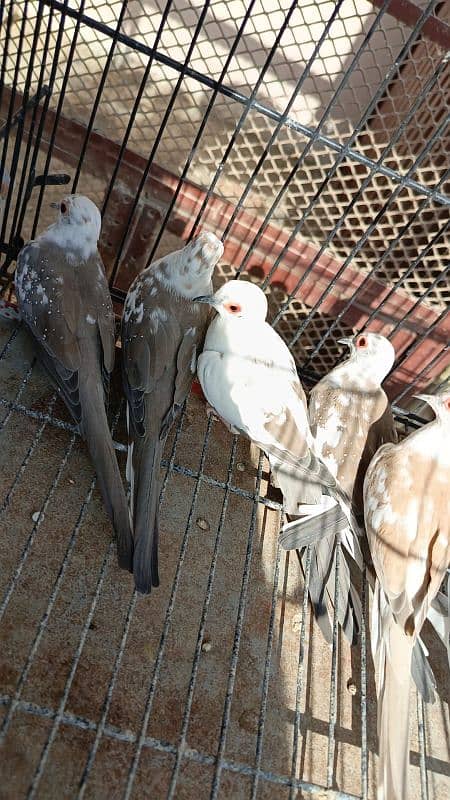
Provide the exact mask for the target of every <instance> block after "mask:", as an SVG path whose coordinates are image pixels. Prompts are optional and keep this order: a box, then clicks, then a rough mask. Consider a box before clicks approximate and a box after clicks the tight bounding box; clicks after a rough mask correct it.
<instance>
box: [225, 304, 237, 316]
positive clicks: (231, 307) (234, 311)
mask: <svg viewBox="0 0 450 800" xmlns="http://www.w3.org/2000/svg"><path fill="white" fill-rule="evenodd" d="M225 308H226V310H227V311H229V312H230V314H239V312H240V311H241V306H240V305H239V304H238V303H227V304H226V305H225Z"/></svg>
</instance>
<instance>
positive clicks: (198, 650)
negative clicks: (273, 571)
mask: <svg viewBox="0 0 450 800" xmlns="http://www.w3.org/2000/svg"><path fill="white" fill-rule="evenodd" d="M237 442H238V437H237V436H234V437H233V444H232V446H231V453H230V460H229V463H228V473H227V480H226V484H225V493H224V497H223V502H222V509H221V512H220V518H219V524H218V526H217V533H216V540H215V543H214V550H213V554H212V558H211V565H210V569H209V575H208V582H207V585H206V589H205V599H204V601H203V607H202V612H201V616H200V624H199V629H198V635H197V642H196V645H195V652H194V659H193V662H192V671H191V677H190V680H189V688H188V694H187V697H186V702H185V705H184V713H183V721H182V723H181V731H180V735H179V738H178V744H177V749H176V757H175V763H174V765H173V770H172V775H171V779H170V785H169V789H168V792H167V800H172V799H173V800H175V797H176V793H175V792H176V785H177V780H178V775H179V769H180V765H181V761H182V758H183V755H184V752H185V749H186V747H185V745H186V737H187V732H188V727H189V720H190V716H191V710H192V701H193V699H194V690H195V685H196V680H197V673H198V668H199V665H200V659H201V655H202V644H203V640H204V635H205V629H206V620H207V617H208V611H209V607H210V603H211V597H212V590H213V584H214V578H215V575H216V568H217V561H218V558H219V552H220V547H221V545H222V533H223V528H224V525H225V519H226V514H227V510H228V503H229V500H230V494H231V492H230V489H231V485H232V477H233V470H234V465H235V461H236V450H237Z"/></svg>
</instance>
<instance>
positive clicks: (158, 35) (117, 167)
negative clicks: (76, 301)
mask: <svg viewBox="0 0 450 800" xmlns="http://www.w3.org/2000/svg"><path fill="white" fill-rule="evenodd" d="M172 2H173V0H168V2H167V3H166V5H165V8H164V11H163V13H162V16H161V21H160V23H159V28H158V30H157V32H156V36H155V43H154V49H155V50H156V48H157V47H158V45H159V42H160V39H161V36H162V33H163V30H164V28H165V25H166V22H167V18H168V16H169V13H170V11H171V8H172ZM153 59H154V51H152V52H151V54H150V56H149V58H148V61H147V64H146V67H145V70H144V74H143V76H142V79H141V82H140V84H139V89H138V91H137V95H136V99H135V101H134V104H133V108H132V109H131V113H130V116H129V119H128V124H127V128H126V131H125V134H124V136H123V139H122V143H121V145H120V150H119V153H118V156H117V159H116V163H115V164H114V169H113V172H112V175H111V178H110V181H109V184H108V188H107V190H106V192H105V197H104V199H103V206H102V216H104V214H105V210H106V208H107V206H108V202H109V198H110V196H111V192H112V189H113V186H114V184H115V182H116V178H117V174H118V172H119V170H120V165H121V164H122V161H123V157H124V154H125V150H126V148H127V145H128V141H129V138H130V135H131V131H132V130H133V126H134V123H135V120H136V115H137V113H138V111H139V107H140V104H141V100H142V95H143V94H144V91H145V87H146V86H147V81H148V78H149V75H150V70H151V68H152V65H153ZM110 284H111V281H110ZM124 297H125V293H124Z"/></svg>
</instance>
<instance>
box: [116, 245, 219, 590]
mask: <svg viewBox="0 0 450 800" xmlns="http://www.w3.org/2000/svg"><path fill="white" fill-rule="evenodd" d="M217 241H218V240H217ZM202 242H203V243H204V242H205V238H204V237H199V238H197V239H196V240H193V242H191V245H188V246H187V247H186V248H184V250H182V251H179V252H178V253H175V254H172V255H171V256H168V257H166V258H165V259H162V260H160V261H159V262H155V263H154V264H152V265H151V266H150V267H149V268H148V269H147V270H145V271H144V272H143V273H142V274H141V275H139V276H138V278H136V280H135V281H134V283H133V284H132V286H131V287H130V290H129V292H128V295H127V300H126V303H125V307H124V316H123V320H122V347H123V361H122V366H123V382H124V389H125V395H126V398H127V402H128V439H129V451H128V455H129V461H128V469H127V472H128V477H129V479H130V480H131V493H132V515H133V533H134V539H135V554H134V562H133V572H134V578H135V584H136V588H137V589H138V591H140V592H142V593H143V594H148V593H149V592H150V591H151V589H152V587H156V586H158V585H159V568H158V536H159V522H158V506H159V495H160V476H159V473H160V464H161V457H162V453H163V450H164V445H165V442H166V438H167V435H168V433H169V431H170V428H171V426H172V425H173V423H174V421H175V420H176V418H177V417H178V415H179V414H180V412H181V409H182V407H183V405H184V403H185V401H186V398H187V396H188V394H189V391H190V389H191V385H192V380H193V377H194V374H195V369H196V358H197V354H198V353H199V351H200V349H201V347H202V345H203V341H204V337H205V333H206V328H207V324H208V321H209V318H210V310H209V308H208V307H206V306H205V305H202V304H200V303H194V302H192V300H190V299H189V298H186V297H184V296H182V295H181V294H179V293H178V292H177V291H175V289H174V287H173V286H171V285H170V283H168V281H169V278H170V274H171V271H172V273H173V274H172V278H173V279H174V283H175V280H176V278H177V277H180V276H182V275H186V280H188V275H187V273H188V272H189V269H190V268H191V266H192V263H193V261H194V260H195V259H197V262H198V261H199V260H200V259H201V260H202V267H201V271H200V273H199V274H197V273H196V275H197V281H198V280H202V281H203V282H204V286H203V287H202V289H201V290H199V291H198V292H197V294H205V293H208V292H210V291H211V272H212V269H213V267H214V265H215V263H216V261H217V258H218V257H219V252H220V253H221V252H222V248H221V246H220V249H217V248H216V250H217V258H215V260H214V258H213V257H212V250H211V248H210V249H209V250H208V247H207V248H206V252H207V255H206V256H205V247H204V245H203V249H202V244H201V243H202ZM202 254H203V255H202ZM199 275H200V277H199Z"/></svg>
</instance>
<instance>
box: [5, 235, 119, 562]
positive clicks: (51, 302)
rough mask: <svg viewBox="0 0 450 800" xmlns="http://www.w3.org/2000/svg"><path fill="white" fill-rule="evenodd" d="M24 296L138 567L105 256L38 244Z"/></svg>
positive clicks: (35, 333)
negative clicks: (111, 413)
mask: <svg viewBox="0 0 450 800" xmlns="http://www.w3.org/2000/svg"><path fill="white" fill-rule="evenodd" d="M15 280H16V292H17V298H18V304H19V308H20V311H21V314H22V318H23V320H24V322H25V324H26V327H27V329H28V331H29V332H30V334H31V336H32V337H33V339H34V343H35V346H36V349H37V352H38V355H39V357H40V359H41V362H42V363H43V365H44V367H45V369H46V371H47V372H48V374H49V377H50V378H51V380H52V381H53V383H54V384H55V386H56V387H57V389H58V391H59V393H60V395H61V397H62V399H63V400H64V402H65V404H66V406H67V408H68V410H69V412H70V414H71V415H72V417H73V419H74V421H75V423H76V425H77V426H78V430H79V431H80V433H81V434H82V436H83V437H84V438H85V439H86V442H87V446H88V449H89V453H90V455H91V459H92V461H93V464H94V467H95V470H96V473H97V477H98V484H99V489H100V492H101V495H102V498H103V502H104V503H105V507H106V510H107V512H108V515H109V517H110V519H111V521H112V523H113V526H114V530H115V532H116V536H117V547H118V560H119V564H120V566H122V567H124V568H126V569H131V565H132V558H133V540H132V536H131V530H130V523H129V515H128V509H127V502H126V497H125V492H124V489H123V485H122V480H121V477H120V472H119V468H118V465H117V460H116V456H115V452H114V447H113V443H112V439H111V433H110V431H109V427H108V421H107V417H106V409H105V401H106V399H107V394H108V390H109V376H110V373H111V372H112V369H113V365H114V347H115V340H114V312H113V308H112V303H111V298H110V295H109V290H108V285H107V282H106V277H105V273H104V268H103V265H102V262H101V260H100V256H99V255H98V253H95V254H94V255H93V256H91V257H90V258H88V259H87V260H84V261H81V260H80V261H79V262H77V261H76V258H75V256H74V255H73V254H72V257H71V260H70V262H69V261H68V259H67V256H66V253H65V251H63V250H62V249H61V248H60V247H58V246H57V245H55V244H50V243H49V242H45V241H43V240H40V239H37V240H36V241H34V242H31V243H30V244H28V245H27V246H26V247H24V248H23V250H22V251H21V253H20V254H19V257H18V260H17V269H16V276H15Z"/></svg>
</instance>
